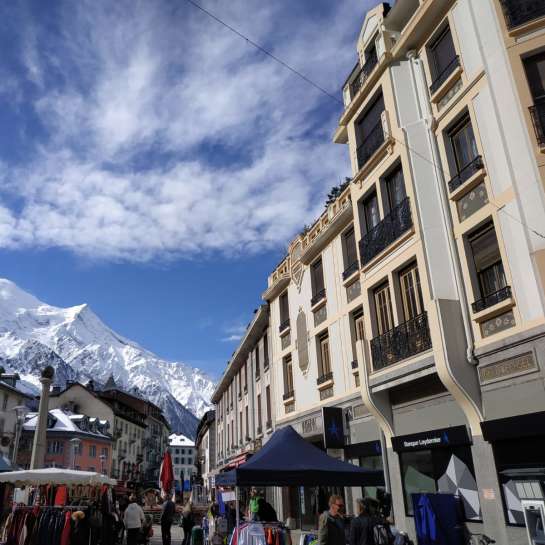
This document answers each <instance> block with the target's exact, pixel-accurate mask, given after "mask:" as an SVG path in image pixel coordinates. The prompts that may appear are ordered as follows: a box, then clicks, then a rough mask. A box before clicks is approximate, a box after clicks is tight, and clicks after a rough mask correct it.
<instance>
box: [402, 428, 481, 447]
mask: <svg viewBox="0 0 545 545" xmlns="http://www.w3.org/2000/svg"><path fill="white" fill-rule="evenodd" d="M469 444H471V441H470V440H469V436H468V434H467V429H466V427H465V426H454V427H452V428H442V429H438V430H432V431H427V432H422V433H414V434H412V435H398V436H397V437H392V448H393V449H394V450H395V451H396V452H407V451H412V450H427V449H434V448H445V447H450V446H456V445H469Z"/></svg>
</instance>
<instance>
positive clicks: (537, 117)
mask: <svg viewBox="0 0 545 545" xmlns="http://www.w3.org/2000/svg"><path fill="white" fill-rule="evenodd" d="M530 115H531V116H532V124H533V125H534V131H535V133H536V138H537V143H538V144H539V145H540V147H543V146H545V102H541V103H539V104H535V105H534V106H530Z"/></svg>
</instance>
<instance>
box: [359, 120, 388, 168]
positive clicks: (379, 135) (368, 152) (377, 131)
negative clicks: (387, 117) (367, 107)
mask: <svg viewBox="0 0 545 545" xmlns="http://www.w3.org/2000/svg"><path fill="white" fill-rule="evenodd" d="M384 142H385V138H384V129H383V128H382V118H381V119H380V120H379V122H378V123H377V124H376V125H375V126H374V127H373V128H372V129H371V130H370V131H369V134H368V135H367V136H366V137H365V140H364V141H363V143H362V144H361V145H360V146H359V147H358V149H357V151H356V153H357V156H358V168H360V169H361V168H363V167H364V166H365V163H367V161H369V159H371V157H372V156H373V154H374V153H375V152H376V151H377V150H378V149H379V148H380V146H382V144H384Z"/></svg>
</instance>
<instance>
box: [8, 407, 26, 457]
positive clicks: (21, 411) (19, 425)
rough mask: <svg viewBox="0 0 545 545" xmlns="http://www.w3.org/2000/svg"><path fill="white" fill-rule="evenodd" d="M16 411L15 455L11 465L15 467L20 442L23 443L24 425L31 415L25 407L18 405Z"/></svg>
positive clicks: (14, 408)
mask: <svg viewBox="0 0 545 545" xmlns="http://www.w3.org/2000/svg"><path fill="white" fill-rule="evenodd" d="M13 410H14V411H15V418H16V422H15V439H14V441H13V454H12V456H11V464H12V466H13V467H15V465H16V464H17V452H18V450H19V442H20V441H21V432H22V431H23V425H24V423H25V417H26V415H27V414H28V413H29V411H30V409H29V408H28V407H27V406H25V405H17V407H13Z"/></svg>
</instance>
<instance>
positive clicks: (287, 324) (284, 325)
mask: <svg viewBox="0 0 545 545" xmlns="http://www.w3.org/2000/svg"><path fill="white" fill-rule="evenodd" d="M289 327H290V319H289V318H288V319H287V320H284V321H283V322H282V323H281V324H280V326H279V328H278V332H279V333H282V332H283V331H285V330H286V329H288V328H289Z"/></svg>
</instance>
